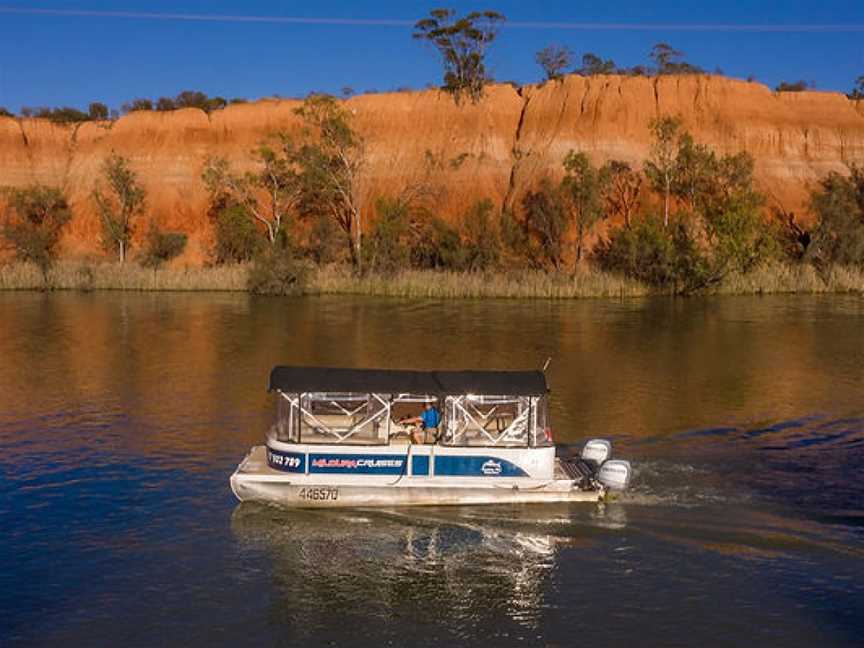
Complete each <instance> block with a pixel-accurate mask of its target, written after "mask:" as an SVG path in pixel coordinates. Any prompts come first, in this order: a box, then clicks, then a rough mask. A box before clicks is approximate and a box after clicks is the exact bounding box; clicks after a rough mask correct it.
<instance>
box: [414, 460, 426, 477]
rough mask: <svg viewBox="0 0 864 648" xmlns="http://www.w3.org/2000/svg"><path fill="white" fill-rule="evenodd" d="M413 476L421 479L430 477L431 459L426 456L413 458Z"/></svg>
mask: <svg viewBox="0 0 864 648" xmlns="http://www.w3.org/2000/svg"><path fill="white" fill-rule="evenodd" d="M411 474H412V475H414V476H419V477H425V476H426V475H428V474H429V457H428V456H426V455H419V456H416V457H411Z"/></svg>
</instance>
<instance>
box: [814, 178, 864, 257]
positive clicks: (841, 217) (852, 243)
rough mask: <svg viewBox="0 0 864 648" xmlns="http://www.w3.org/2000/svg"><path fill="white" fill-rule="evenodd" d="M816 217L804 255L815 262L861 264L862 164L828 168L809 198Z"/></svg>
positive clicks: (863, 240)
mask: <svg viewBox="0 0 864 648" xmlns="http://www.w3.org/2000/svg"><path fill="white" fill-rule="evenodd" d="M810 205H811V209H812V211H813V213H814V214H816V216H817V218H818V223H817V225H816V227H815V228H814V229H813V234H812V240H811V243H810V245H809V247H808V249H807V254H806V258H807V259H809V260H810V261H812V262H814V263H815V264H816V265H817V266H821V267H823V268H824V267H826V266H830V265H855V266H861V265H864V167H857V166H853V167H851V169H850V175H849V176H843V175H841V174H839V173H836V172H834V171H832V172H831V173H829V174H828V175H827V176H826V177H824V178H823V179H822V180H821V181H820V183H819V187H818V189H816V190H815V191H814V192H813V193H812V195H811V199H810Z"/></svg>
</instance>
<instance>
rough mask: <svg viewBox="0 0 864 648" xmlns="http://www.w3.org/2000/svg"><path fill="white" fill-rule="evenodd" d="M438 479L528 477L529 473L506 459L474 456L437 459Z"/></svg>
mask: <svg viewBox="0 0 864 648" xmlns="http://www.w3.org/2000/svg"><path fill="white" fill-rule="evenodd" d="M435 476H436V477H441V476H445V477H527V476H528V473H526V472H525V471H524V470H522V469H521V468H520V467H519V466H517V465H516V464H514V463H511V462H509V461H507V460H506V459H499V458H498V457H488V456H474V455H468V456H465V455H462V456H458V455H444V456H439V457H435Z"/></svg>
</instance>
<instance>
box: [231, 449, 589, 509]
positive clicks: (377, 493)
mask: <svg viewBox="0 0 864 648" xmlns="http://www.w3.org/2000/svg"><path fill="white" fill-rule="evenodd" d="M231 490H232V491H233V492H234V494H235V495H236V496H237V498H238V499H239V500H240V501H243V502H248V501H258V502H267V503H273V504H278V505H280V506H286V507H293V508H334V507H390V506H446V505H477V504H511V503H512V504H515V503H543V502H597V501H599V500H601V499H602V498H603V496H604V493H603V491H602V490H588V491H585V490H579V489H578V488H575V487H574V486H573V482H572V481H571V480H567V479H555V478H553V479H533V478H525V477H522V478H518V479H516V478H514V479H497V480H492V479H488V478H483V477H465V478H461V479H454V478H447V479H445V478H437V479H436V478H430V477H414V476H411V475H405V476H397V477H396V478H391V477H387V478H385V479H384V480H383V481H382V479H381V478H374V479H359V480H358V478H357V477H353V478H351V477H346V476H342V475H322V474H313V475H310V474H291V473H284V472H280V471H277V470H274V469H273V468H271V467H270V466H269V465H268V463H267V452H266V448H265V447H264V446H256V447H255V448H253V449H252V451H251V452H250V453H249V455H247V457H246V459H244V460H243V462H242V463H241V464H240V466H239V467H238V468H237V470H236V471H235V473H234V474H233V475H232V476H231Z"/></svg>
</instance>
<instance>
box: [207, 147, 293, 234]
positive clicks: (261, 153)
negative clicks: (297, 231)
mask: <svg viewBox="0 0 864 648" xmlns="http://www.w3.org/2000/svg"><path fill="white" fill-rule="evenodd" d="M296 155H297V150H296V147H295V145H294V141H293V140H292V139H291V138H290V137H289V136H288V135H286V134H285V133H276V134H275V135H273V136H272V137H270V138H269V139H268V140H266V141H264V142H262V143H260V144H259V145H258V146H257V147H256V148H255V149H254V150H253V151H252V157H253V159H254V160H255V164H256V168H255V169H254V170H253V171H247V172H245V173H236V172H234V171H233V170H232V169H231V165H230V164H229V162H228V160H226V159H225V158H222V157H211V158H208V159H207V160H206V162H205V163H204V170H203V172H202V174H201V178H202V180H203V181H204V184H205V185H206V186H207V189H208V190H209V191H210V195H211V202H213V203H214V204H215V203H223V204H225V205H226V206H228V207H230V206H231V205H239V206H241V207H242V208H243V210H244V212H245V213H246V214H248V215H249V216H251V217H252V218H253V219H254V221H255V222H257V223H258V224H259V227H263V229H264V232H265V233H266V236H267V240H268V241H269V243H270V244H271V245H273V244H275V243H276V242H277V241H279V240H280V239H281V238H282V237H284V236H285V227H286V224H287V222H288V220H289V219H290V217H291V215H292V213H293V212H294V211H295V210H296V208H297V205H298V204H299V201H300V184H299V174H298V172H297V169H296V164H295V157H296Z"/></svg>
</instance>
